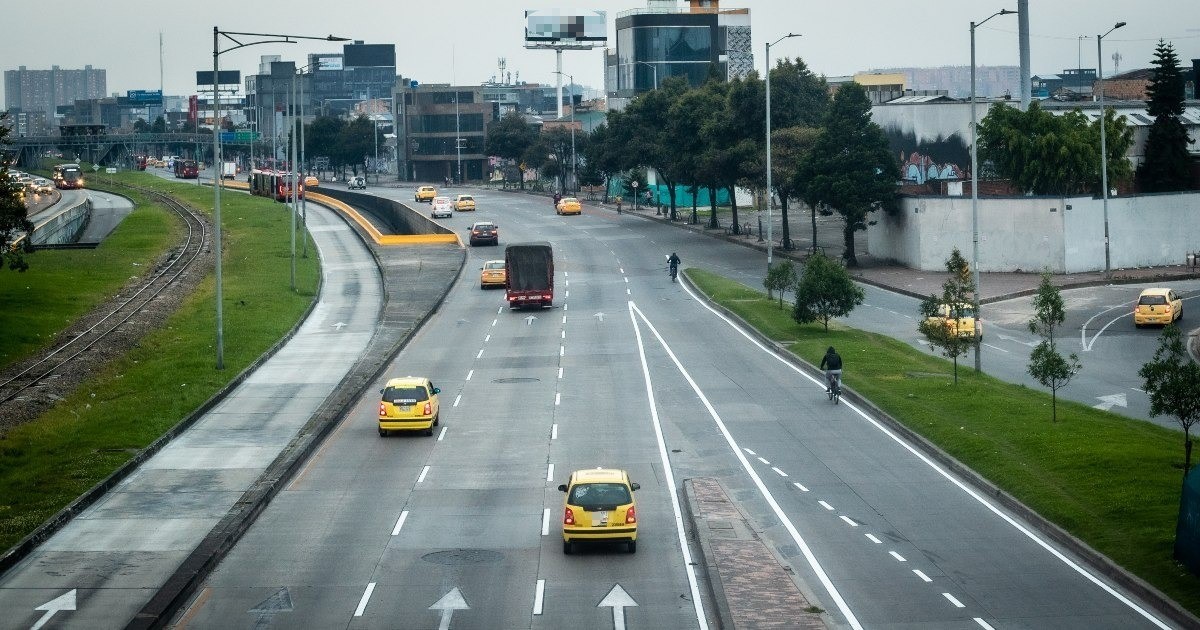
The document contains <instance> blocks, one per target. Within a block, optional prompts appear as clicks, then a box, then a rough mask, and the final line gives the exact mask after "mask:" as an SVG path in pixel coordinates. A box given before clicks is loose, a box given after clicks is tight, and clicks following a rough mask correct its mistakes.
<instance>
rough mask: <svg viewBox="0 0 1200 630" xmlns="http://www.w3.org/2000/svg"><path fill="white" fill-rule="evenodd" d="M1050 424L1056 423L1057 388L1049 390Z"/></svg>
mask: <svg viewBox="0 0 1200 630" xmlns="http://www.w3.org/2000/svg"><path fill="white" fill-rule="evenodd" d="M1050 422H1058V388H1056V387H1051V388H1050Z"/></svg>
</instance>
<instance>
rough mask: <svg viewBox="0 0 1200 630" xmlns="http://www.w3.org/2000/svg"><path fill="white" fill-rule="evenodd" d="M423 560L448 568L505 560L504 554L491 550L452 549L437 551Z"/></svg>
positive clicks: (422, 557) (428, 554)
mask: <svg viewBox="0 0 1200 630" xmlns="http://www.w3.org/2000/svg"><path fill="white" fill-rule="evenodd" d="M421 559H422V560H424V561H426V562H432V563H433V564H444V565H446V566H464V565H468V564H491V563H493V562H500V561H501V560H503V559H504V554H502V553H500V552H498V551H492V550H490V549H451V550H449V551H435V552H433V553H427V554H425V555H423V556H421Z"/></svg>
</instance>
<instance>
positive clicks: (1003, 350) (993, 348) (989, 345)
mask: <svg viewBox="0 0 1200 630" xmlns="http://www.w3.org/2000/svg"><path fill="white" fill-rule="evenodd" d="M981 345H984V346H987V347H989V348H991V349H992V350H999V351H1000V352H1003V353H1004V354H1009V352H1008V350H1005V349H1004V348H998V347H996V346H993V345H992V344H990V343H985V344H981Z"/></svg>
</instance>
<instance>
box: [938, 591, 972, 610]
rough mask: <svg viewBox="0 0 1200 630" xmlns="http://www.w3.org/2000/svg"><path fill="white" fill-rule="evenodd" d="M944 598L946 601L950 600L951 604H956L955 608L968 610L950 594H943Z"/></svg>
mask: <svg viewBox="0 0 1200 630" xmlns="http://www.w3.org/2000/svg"><path fill="white" fill-rule="evenodd" d="M942 597H945V598H946V599H948V600H950V603H951V604H954V607H955V608H966V606H964V605H963V603H962V602H960V601H958V599H956V598H955V597H954V596H953V595H951V594H950V593H942Z"/></svg>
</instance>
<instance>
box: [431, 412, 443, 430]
mask: <svg viewBox="0 0 1200 630" xmlns="http://www.w3.org/2000/svg"><path fill="white" fill-rule="evenodd" d="M441 421H442V414H440V413H439V414H438V415H436V416H434V417H433V426H435V427H436V426H437V425H438V424H439V423H440V422H441Z"/></svg>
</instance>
